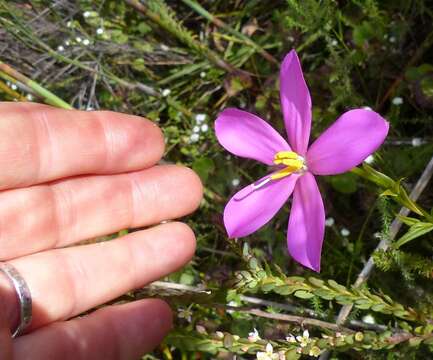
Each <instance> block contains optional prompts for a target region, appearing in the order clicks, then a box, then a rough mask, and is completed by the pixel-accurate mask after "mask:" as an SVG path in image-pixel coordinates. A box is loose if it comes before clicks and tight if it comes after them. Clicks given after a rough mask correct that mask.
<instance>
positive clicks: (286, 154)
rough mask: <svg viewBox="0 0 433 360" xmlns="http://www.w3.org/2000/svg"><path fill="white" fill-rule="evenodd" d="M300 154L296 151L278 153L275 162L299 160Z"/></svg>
mask: <svg viewBox="0 0 433 360" xmlns="http://www.w3.org/2000/svg"><path fill="white" fill-rule="evenodd" d="M297 158H298V154H297V153H295V152H294V151H278V152H277V153H276V154H275V157H274V160H282V159H297Z"/></svg>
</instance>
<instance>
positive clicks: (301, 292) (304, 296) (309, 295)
mask: <svg viewBox="0 0 433 360" xmlns="http://www.w3.org/2000/svg"><path fill="white" fill-rule="evenodd" d="M294 295H295V296H296V297H298V298H300V299H311V298H312V297H314V294H312V293H310V292H308V291H305V290H298V291H296V292H295V293H294Z"/></svg>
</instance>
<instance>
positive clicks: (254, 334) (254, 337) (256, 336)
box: [248, 328, 260, 343]
mask: <svg viewBox="0 0 433 360" xmlns="http://www.w3.org/2000/svg"><path fill="white" fill-rule="evenodd" d="M257 340H260V335H259V332H258V331H257V329H256V328H254V331H253V332H250V333H249V334H248V341H249V342H252V343H253V342H256V341H257Z"/></svg>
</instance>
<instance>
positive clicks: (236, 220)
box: [215, 50, 389, 271]
mask: <svg viewBox="0 0 433 360" xmlns="http://www.w3.org/2000/svg"><path fill="white" fill-rule="evenodd" d="M280 96H281V108H282V110H283V116H284V124H285V127H286V132H287V138H288V142H286V140H284V139H283V137H282V136H281V135H280V134H279V133H278V132H277V131H276V130H274V129H273V128H272V127H271V126H270V125H269V124H268V123H267V122H265V121H264V120H262V119H260V118H259V117H258V116H256V115H253V114H250V113H248V112H245V111H242V110H238V109H233V108H231V109H226V110H224V111H223V112H222V113H221V114H219V116H218V118H217V120H216V122H215V132H216V136H217V138H218V141H219V142H220V144H221V145H222V146H223V147H224V148H225V149H226V150H228V151H230V152H231V153H233V154H235V155H237V156H241V157H245V158H250V159H254V160H257V161H260V162H262V163H264V164H266V165H271V166H275V168H274V170H275V171H273V172H272V173H271V174H269V175H267V176H265V177H264V178H262V179H260V180H258V181H257V182H255V183H253V184H251V185H248V186H247V187H245V188H243V189H242V190H240V191H239V192H237V193H236V194H235V195H234V196H233V197H232V198H231V199H230V201H229V202H228V204H227V206H226V207H225V209H224V225H225V227H226V230H227V232H228V235H229V237H231V238H234V237H243V236H247V235H249V234H251V233H253V232H254V231H256V230H258V229H259V228H260V227H262V226H263V225H265V224H266V223H267V222H268V221H269V220H271V218H272V217H273V216H274V215H275V214H276V213H277V212H278V210H279V209H280V208H281V207H282V206H283V205H284V203H285V202H286V201H287V199H288V198H289V197H290V195H291V194H292V193H293V203H292V209H291V213H290V218H289V226H288V229H287V246H288V250H289V253H290V254H291V256H292V257H293V258H294V259H295V260H296V261H298V262H299V263H301V264H302V265H304V266H306V267H308V268H310V269H312V270H314V271H320V255H321V251H322V243H323V237H324V229H325V210H324V207H323V201H322V197H321V195H320V192H319V188H318V186H317V183H316V180H315V177H314V175H334V174H341V173H344V172H346V171H348V170H350V169H352V168H353V167H355V166H357V165H358V164H360V163H361V162H362V161H363V160H364V159H365V158H366V157H367V156H369V155H370V154H371V153H373V152H374V151H375V150H376V149H377V148H378V147H379V146H380V145H381V144H382V143H383V141H384V139H385V137H386V135H387V134H388V128H389V124H388V122H387V121H385V120H384V119H383V118H382V117H381V116H380V115H379V114H377V113H375V112H374V111H371V110H364V109H355V110H350V111H348V112H346V113H344V114H343V115H341V116H340V118H339V119H338V120H337V121H336V122H335V123H333V124H332V125H331V126H330V127H329V128H328V129H327V130H326V131H325V132H324V133H323V134H322V135H321V136H320V137H319V138H318V139H317V140H316V141H314V142H313V144H312V145H311V146H309V147H308V141H309V137H310V129H311V98H310V93H309V91H308V87H307V84H306V83H305V80H304V76H303V74H302V69H301V64H300V62H299V59H298V56H297V54H296V51H295V50H292V51H291V52H290V53H289V54H287V55H286V57H285V58H284V61H283V64H282V66H281V70H280Z"/></svg>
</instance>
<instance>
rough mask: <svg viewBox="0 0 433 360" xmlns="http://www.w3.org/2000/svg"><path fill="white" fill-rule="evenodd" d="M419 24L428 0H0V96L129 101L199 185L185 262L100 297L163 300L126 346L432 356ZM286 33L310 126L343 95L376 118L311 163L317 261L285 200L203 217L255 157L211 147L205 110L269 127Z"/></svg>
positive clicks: (115, 104) (83, 104) (431, 35)
mask: <svg viewBox="0 0 433 360" xmlns="http://www.w3.org/2000/svg"><path fill="white" fill-rule="evenodd" d="M432 23H433V10H432V7H431V3H430V2H429V1H428V0H397V1H375V0H346V1H336V0H320V1H319V0H303V1H295V0H276V1H272V3H271V4H270V3H269V2H264V1H258V0H233V1H221V0H203V1H196V0H178V1H163V0H146V1H142V2H140V1H138V0H125V1H117V0H116V1H114V0H97V1H88V0H77V1H72V0H69V1H68V0H56V1H47V0H32V1H4V0H0V99H1V100H9V101H10V100H16V101H38V102H46V103H48V104H52V105H54V106H59V107H63V108H71V107H72V108H76V109H81V110H88V111H91V110H98V109H109V110H113V111H121V112H127V113H132V114H137V115H142V116H145V117H147V118H149V119H151V120H153V121H155V122H156V123H158V124H159V126H160V127H161V128H162V129H163V131H164V133H165V137H166V144H167V145H166V154H165V161H168V162H174V163H182V164H185V165H188V166H190V167H192V168H193V169H194V170H195V171H196V172H197V173H198V174H199V175H200V177H201V179H202V181H203V183H204V185H205V198H204V200H203V202H202V204H201V207H200V210H199V211H198V212H197V213H196V214H194V215H193V216H190V217H189V218H188V219H186V221H188V223H189V224H190V225H191V226H192V227H193V229H194V230H195V232H196V234H197V241H198V247H197V254H196V256H195V258H194V261H193V262H192V263H191V264H190V265H189V266H187V267H186V268H184V269H183V270H182V271H180V272H178V273H176V274H174V275H172V276H170V277H169V278H167V279H163V281H161V282H157V283H154V284H152V285H151V286H149V287H147V288H144V289H140V290H138V291H137V292H134V293H131V294H127V295H125V296H124V297H122V298H121V299H118V300H116V301H130V300H133V299H134V298H139V297H141V296H149V295H157V296H163V297H165V298H166V299H167V300H168V301H169V302H170V303H171V304H172V306H173V308H174V311H175V314H176V322H177V328H176V330H175V331H174V332H173V333H172V334H171V335H170V336H169V337H168V338H167V339H166V341H165V342H164V344H162V345H161V346H160V347H159V348H158V349H157V350H155V352H154V353H153V354H149V355H146V356H144V359H215V358H218V359H234V358H237V359H253V358H257V359H297V358H299V357H301V356H303V357H305V358H308V357H318V356H320V357H321V358H322V359H325V358H328V357H329V356H331V357H333V358H338V359H360V358H362V359H397V358H404V359H415V358H422V359H425V358H431V357H432V353H433V345H431V344H433V325H432V324H433V286H432V281H431V280H432V278H433V259H432V256H433V231H432V230H433V213H432V211H431V207H432V205H433V192H432V191H431V189H432V186H431V184H430V185H428V184H427V183H428V181H429V178H430V176H431V173H432V171H433V162H432V161H431V160H430V159H431V157H432V155H433V141H432V140H433V116H432V113H431V111H432V108H433V52H432V45H433V28H432ZM292 48H295V49H296V50H297V51H298V53H299V55H300V57H301V61H302V64H303V70H304V74H305V77H306V81H307V83H308V85H309V87H310V91H311V93H312V98H313V100H314V104H313V116H314V120H313V129H312V134H313V137H314V136H316V135H318V134H319V133H320V132H321V131H322V130H323V129H324V128H326V127H327V126H328V125H329V124H330V123H331V122H333V121H334V120H335V119H336V118H337V117H338V115H339V114H341V113H342V112H343V111H345V110H347V109H350V108H354V107H369V108H371V109H374V110H375V111H378V112H380V113H381V114H382V115H383V116H384V117H385V118H387V119H388V121H390V123H391V130H390V133H389V136H388V138H387V140H386V143H385V145H384V146H382V147H381V149H380V151H379V152H378V153H376V154H374V156H372V157H369V158H368V159H367V163H368V164H369V165H368V164H364V166H363V167H360V168H358V169H356V170H355V171H353V172H351V173H347V174H343V175H338V176H333V177H325V178H322V179H321V182H320V187H321V189H322V194H324V198H325V199H324V200H325V208H326V211H327V220H326V225H327V228H326V239H325V245H324V250H323V256H322V272H321V273H320V274H315V273H312V272H310V271H308V270H306V269H304V268H302V267H300V266H299V265H297V264H296V263H295V262H293V261H292V260H291V259H290V257H289V256H288V255H287V250H286V239H285V226H286V223H287V217H288V212H289V209H290V204H287V206H286V207H285V208H284V211H281V212H280V213H279V215H278V216H277V217H276V218H274V219H273V220H272V221H271V222H270V224H269V225H267V226H266V227H264V228H263V229H262V230H261V231H259V232H257V233H255V234H253V235H251V236H250V237H248V238H246V239H240V240H235V241H230V240H228V239H227V237H226V234H225V231H224V228H223V225H222V217H221V213H222V210H223V207H224V204H225V202H226V201H227V200H228V198H229V196H230V195H231V194H232V193H233V192H234V191H235V190H236V189H239V188H240V187H242V186H245V185H246V184H248V183H250V182H251V181H252V180H254V179H257V178H259V176H261V175H262V174H263V171H264V169H263V167H261V166H258V165H256V163H255V162H246V161H239V160H238V159H236V158H233V157H231V156H230V155H229V154H228V153H227V152H225V151H224V150H223V149H222V148H221V147H220V146H219V145H218V143H217V142H216V140H215V136H214V133H213V121H214V119H215V117H216V115H217V114H218V112H219V111H221V110H222V109H224V108H226V107H228V106H233V107H238V108H242V109H246V110H248V111H251V112H254V113H257V114H259V115H260V116H261V117H262V118H265V119H267V120H268V121H269V122H270V123H272V125H273V126H274V127H276V128H277V129H279V130H281V131H282V130H283V129H282V121H281V117H280V109H279V107H280V105H279V84H278V71H279V62H280V61H281V60H282V58H283V57H284V55H285V54H286V53H287V52H288V51H290V49H292ZM17 141H19V139H17ZM384 174H386V175H384ZM421 174H423V175H421ZM424 189H425V190H424ZM423 190H424V191H423ZM409 193H411V198H412V199H415V201H413V200H410V198H409V196H408V194H409ZM402 206H405V207H406V208H409V209H410V213H409V212H408V211H405V210H403V211H400V214H399V215H397V214H398V213H399V210H400V208H401V207H402ZM402 223H403V224H404V225H403V226H401V225H402ZM400 226H401V227H400ZM118 235H119V234H113V235H112V236H110V237H107V239H108V238H112V237H115V236H118ZM378 244H380V247H379V248H378V249H376V250H375V248H376V246H377V245H378ZM370 275H371V276H370ZM367 280H368V282H367ZM341 307H343V309H344V310H343V311H340V309H341ZM350 310H352V311H350ZM339 312H340V316H339V317H338V318H337V315H338V314H339ZM390 349H392V351H390Z"/></svg>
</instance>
